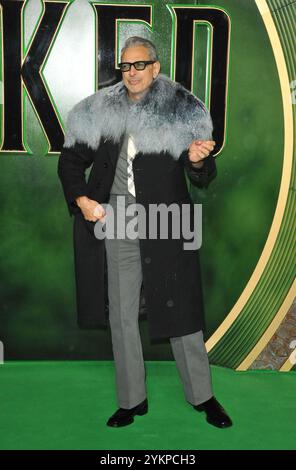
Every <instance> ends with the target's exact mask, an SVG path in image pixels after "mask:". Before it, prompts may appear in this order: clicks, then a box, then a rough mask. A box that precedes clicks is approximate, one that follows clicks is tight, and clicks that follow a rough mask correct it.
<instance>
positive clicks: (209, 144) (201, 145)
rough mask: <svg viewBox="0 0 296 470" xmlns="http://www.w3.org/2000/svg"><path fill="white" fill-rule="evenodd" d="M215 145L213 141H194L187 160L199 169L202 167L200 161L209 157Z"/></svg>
mask: <svg viewBox="0 0 296 470" xmlns="http://www.w3.org/2000/svg"><path fill="white" fill-rule="evenodd" d="M215 145H216V142H215V141H214V140H194V141H193V142H192V143H191V144H190V147H189V152H188V154H189V160H190V161H191V162H192V163H194V166H196V167H197V168H201V167H202V166H203V161H202V160H203V159H204V158H206V157H208V156H209V154H210V153H211V152H212V151H213V150H214V147H215Z"/></svg>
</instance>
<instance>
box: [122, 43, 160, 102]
mask: <svg viewBox="0 0 296 470" xmlns="http://www.w3.org/2000/svg"><path fill="white" fill-rule="evenodd" d="M141 60H151V59H150V57H149V51H148V49H147V48H146V47H144V46H135V47H129V48H128V49H126V50H125V51H124V52H123V54H122V57H121V62H137V61H141ZM159 70H160V63H159V62H155V63H154V64H150V65H146V68H145V69H144V70H136V69H135V67H134V66H132V67H131V69H130V70H129V71H128V72H122V78H123V82H124V84H125V86H126V88H127V90H128V95H129V97H130V98H131V99H132V100H134V101H136V100H139V99H141V98H142V97H143V95H144V94H145V92H146V91H147V90H148V88H149V87H150V85H151V83H152V82H153V79H154V78H156V77H157V75H158V74H159Z"/></svg>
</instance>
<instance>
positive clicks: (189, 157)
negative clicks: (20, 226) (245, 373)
mask: <svg viewBox="0 0 296 470" xmlns="http://www.w3.org/2000/svg"><path fill="white" fill-rule="evenodd" d="M119 67H120V69H121V71H122V82H120V83H118V84H116V85H114V86H111V87H107V88H104V89H102V90H100V91H98V92H97V93H94V94H93V95H91V96H89V97H87V98H85V99H84V100H82V101H81V102H80V103H78V104H77V105H76V106H75V107H74V108H73V110H72V111H71V112H70V113H69V116H68V120H67V129H66V130H67V132H66V137H65V144H64V147H63V150H62V153H61V156H60V159H59V165H58V174H59V177H60V179H61V182H62V185H63V190H64V194H65V198H66V201H67V203H68V208H69V211H70V214H74V215H75V222H74V243H75V271H76V288H77V307H78V322H79V325H80V326H81V327H82V328H90V327H95V326H97V324H103V323H104V322H105V321H106V315H105V300H106V299H105V298H104V260H105V250H106V259H107V271H108V298H109V322H110V327H111V335H112V347H113V354H114V360H115V371H116V388H117V397H118V403H119V409H118V410H117V411H116V412H115V413H114V414H113V415H112V416H111V417H110V419H109V420H108V422H107V424H108V425H109V426H113V427H118V426H125V425H128V424H131V423H132V422H133V420H134V416H135V415H144V414H146V413H147V411H148V401H147V396H146V387H145V366H144V361H143V355H142V345H141V339H140V334H139V326H138V314H139V298H140V290H141V286H142V283H143V286H144V293H145V301H146V308H147V313H148V325H149V331H150V336H151V337H152V338H161V337H166V338H169V339H170V343H171V346H172V350H173V354H174V358H175V360H176V364H177V367H178V371H179V374H180V377H181V379H182V383H183V387H184V393H185V397H186V400H187V401H188V402H189V403H190V404H191V405H193V407H194V409H196V410H198V411H205V413H206V417H207V421H208V422H209V423H211V424H212V425H214V426H217V427H228V426H231V424H232V422H231V419H230V418H229V416H228V415H227V414H226V412H225V410H224V409H223V408H222V407H221V405H220V404H219V403H218V401H217V400H216V399H215V398H214V396H213V391H212V386H211V377H210V368H209V362H208V357H207V353H206V349H205V345H204V341H203V332H202V330H203V327H204V323H203V305H202V291H201V280H200V272H199V261H198V252H197V250H196V249H192V250H184V248H183V242H184V239H182V237H180V238H179V239H175V238H174V237H173V236H172V231H170V230H171V227H170V230H169V235H168V237H167V239H161V237H160V236H159V234H158V236H157V237H154V238H151V237H150V238H149V237H148V238H144V237H143V238H141V237H136V238H135V239H129V238H128V237H125V238H124V239H122V238H120V237H117V238H116V237H115V238H114V239H111V238H110V239H108V238H106V239H105V240H102V239H97V238H96V237H95V235H94V227H95V223H96V222H97V221H98V220H101V221H102V222H106V224H107V223H108V213H107V215H106V211H105V208H104V207H103V206H102V204H103V203H107V202H108V203H109V205H110V206H111V207H112V209H113V210H114V211H115V215H119V214H120V212H121V211H120V209H126V208H127V207H129V206H130V205H131V204H132V203H134V202H137V203H138V204H141V206H143V207H144V208H145V209H147V212H148V210H149V207H150V206H151V205H152V204H166V205H167V206H168V205H170V204H171V203H175V204H176V205H177V207H181V206H182V205H183V204H187V207H188V205H189V207H191V209H192V208H193V203H192V201H191V198H190V195H189V193H188V189H187V185H186V178H185V171H186V172H187V175H188V176H189V178H190V179H191V180H192V181H193V182H194V183H195V184H197V185H200V186H207V185H208V183H209V181H210V180H211V178H212V177H213V176H214V175H215V172H216V167H215V160H214V157H213V156H212V155H210V153H211V151H212V150H213V148H214V144H215V142H213V141H212V140H211V133H212V122H211V118H210V115H209V112H208V111H207V110H206V108H205V106H204V105H203V103H202V102H201V101H200V100H198V99H197V98H196V97H195V96H194V95H192V94H191V93H190V92H189V91H187V90H186V89H185V88H184V87H182V86H181V85H179V84H177V83H175V82H173V81H172V80H170V79H169V78H167V77H165V76H164V75H161V74H160V63H159V60H158V57H157V52H156V49H155V46H154V45H153V44H152V43H151V42H150V41H148V40H146V39H143V38H139V37H132V38H129V39H128V40H127V41H126V43H125V46H124V48H123V50H122V53H121V63H120V64H119ZM91 165H92V169H91V172H90V175H89V178H88V182H87V183H86V181H85V170H86V168H88V167H90V166H91ZM184 170H185V171H184ZM123 196H124V197H123ZM122 200H123V203H122ZM118 201H121V202H120V203H118ZM120 204H121V206H122V207H120ZM115 219H116V220H117V224H118V225H120V224H121V222H122V220H121V219H120V216H119V218H118V217H115ZM130 220H131V219H130V218H129V219H128V221H130ZM146 222H147V223H148V225H149V221H148V218H147V221H146ZM123 223H124V224H126V221H125V222H123Z"/></svg>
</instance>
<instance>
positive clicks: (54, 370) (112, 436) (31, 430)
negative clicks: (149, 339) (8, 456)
mask: <svg viewBox="0 0 296 470" xmlns="http://www.w3.org/2000/svg"><path fill="white" fill-rule="evenodd" d="M146 366H147V390H148V399H149V412H148V414H147V415H145V416H137V417H135V422H134V423H133V424H132V425H130V426H127V427H124V428H117V429H114V428H109V427H107V426H106V424H105V423H106V421H107V419H108V418H109V416H110V415H111V414H112V413H113V412H114V411H116V409H117V402H116V396H115V388H114V366H113V363H112V362H99V361H98V362H82V361H78V362H47V361H46V362H31V361H29V362H28V361H26V362H6V363H5V364H2V365H0V417H1V418H0V449H6V450H8V449H14V450H15V449H34V450H37V449H51V450H54V449H70V450H71V449H77V450H78V449H89V450H91V449H93V450H96V449H105V450H114V449H118V450H122V449H131V450H135V449H144V450H145V449H147V450H164V449H166V450H180V449H184V450H188V449H192V450H193V449H196V450H202V449H295V448H296V438H295V418H296V405H295V383H296V373H295V372H288V373H280V372H274V371H248V372H235V371H232V370H229V369H224V368H220V367H215V366H213V367H212V374H213V383H214V392H215V395H216V397H217V398H218V399H219V401H220V402H221V403H222V404H223V406H224V407H225V408H226V409H227V411H228V412H229V414H230V415H231V417H232V419H233V421H234V426H233V427H231V428H228V429H217V428H215V427H213V426H211V425H209V424H208V423H207V422H206V420H205V418H204V414H203V413H202V414H201V413H198V412H197V411H195V410H194V409H193V408H192V407H191V406H190V405H189V404H188V403H187V402H186V401H185V399H184V396H183V390H182V385H181V382H180V379H179V376H178V372H177V369H176V366H175V363H174V362H169V361H166V362H154V361H153V362H152V361H147V362H146Z"/></svg>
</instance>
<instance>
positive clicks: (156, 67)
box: [153, 60, 160, 78]
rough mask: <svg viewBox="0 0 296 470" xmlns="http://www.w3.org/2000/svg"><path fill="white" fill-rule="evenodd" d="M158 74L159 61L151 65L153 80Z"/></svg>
mask: <svg viewBox="0 0 296 470" xmlns="http://www.w3.org/2000/svg"><path fill="white" fill-rule="evenodd" d="M159 72H160V62H159V60H158V61H157V62H155V64H153V78H156V77H157V75H158V74H159Z"/></svg>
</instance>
